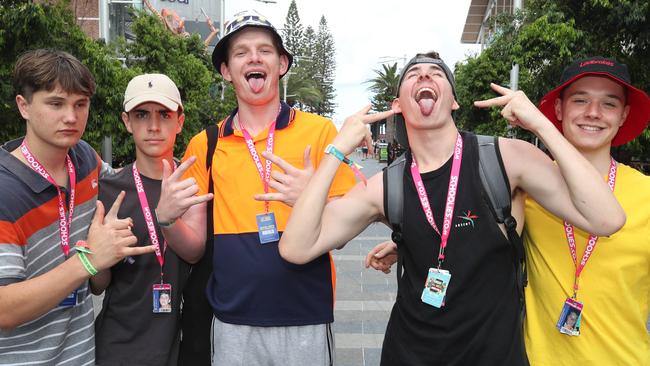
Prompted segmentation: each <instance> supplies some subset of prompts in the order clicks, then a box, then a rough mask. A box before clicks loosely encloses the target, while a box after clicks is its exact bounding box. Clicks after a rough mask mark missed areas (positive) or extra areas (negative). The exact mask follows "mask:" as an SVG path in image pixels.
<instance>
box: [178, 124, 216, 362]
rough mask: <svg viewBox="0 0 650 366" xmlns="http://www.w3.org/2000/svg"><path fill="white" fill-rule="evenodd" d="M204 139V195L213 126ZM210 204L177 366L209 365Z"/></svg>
mask: <svg viewBox="0 0 650 366" xmlns="http://www.w3.org/2000/svg"><path fill="white" fill-rule="evenodd" d="M206 133H207V135H208V150H207V153H206V157H205V168H206V170H207V172H208V176H209V178H208V192H210V193H214V182H213V181H212V171H211V168H212V157H213V156H214V151H215V149H216V146H217V140H218V138H219V128H218V127H217V125H210V126H209V127H208V128H206ZM213 202H214V200H210V201H208V203H207V205H206V206H207V219H206V220H207V221H206V228H207V236H206V243H205V252H204V253H203V257H202V258H201V259H200V260H199V262H197V263H196V264H194V265H192V270H191V272H190V277H189V279H188V280H187V284H186V285H185V288H184V289H183V312H182V314H181V329H182V338H181V344H180V349H179V355H178V356H179V357H178V364H179V365H196V366H210V364H211V362H212V341H211V331H210V327H211V325H212V316H213V312H212V306H211V305H210V303H209V302H208V298H207V296H206V290H205V289H206V287H207V283H208V279H209V278H210V275H211V274H212V254H213V253H214V248H213V240H214V234H213V233H214V231H213V225H214V222H213V214H212V209H213V207H214V206H213Z"/></svg>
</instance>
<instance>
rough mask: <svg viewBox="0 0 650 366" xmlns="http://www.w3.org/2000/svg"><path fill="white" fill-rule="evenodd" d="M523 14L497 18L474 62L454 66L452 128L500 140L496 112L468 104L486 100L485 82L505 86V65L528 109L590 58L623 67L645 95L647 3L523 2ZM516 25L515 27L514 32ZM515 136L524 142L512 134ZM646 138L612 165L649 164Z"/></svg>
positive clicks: (649, 79) (501, 125) (649, 75)
mask: <svg viewBox="0 0 650 366" xmlns="http://www.w3.org/2000/svg"><path fill="white" fill-rule="evenodd" d="M525 6H526V8H525V10H524V12H523V13H521V14H517V15H516V16H503V15H502V16H499V18H497V19H495V20H494V19H493V21H490V23H491V24H497V27H498V28H497V29H495V31H496V32H494V34H495V35H494V37H493V39H492V40H491V41H490V43H489V45H488V47H487V48H486V49H485V50H484V51H483V52H482V53H481V54H480V55H475V56H471V57H469V58H468V59H467V60H465V61H464V62H462V63H460V64H458V65H456V85H457V92H458V97H459V102H460V104H461V109H460V110H459V112H458V114H457V116H456V117H457V121H458V123H459V125H460V126H462V128H465V129H469V130H474V131H477V132H480V133H498V134H504V133H506V132H507V129H506V123H505V121H503V119H502V118H501V116H500V115H499V113H498V111H497V110H487V111H485V110H478V109H476V108H474V107H472V102H473V101H474V100H479V99H485V98H489V97H493V96H494V93H493V92H491V91H490V90H489V82H497V83H501V84H502V85H508V84H509V73H510V69H511V65H512V63H513V62H516V63H518V64H519V65H520V76H519V88H520V89H522V90H524V91H525V92H526V94H527V95H528V96H529V97H530V99H531V100H532V101H539V100H540V99H541V97H542V96H543V95H544V94H545V93H546V92H548V91H550V90H551V89H552V88H553V87H555V86H557V84H558V81H559V79H560V76H561V73H562V70H563V69H564V67H565V66H566V65H568V64H569V63H570V62H571V61H572V60H574V59H577V58H581V57H586V56H594V55H602V56H606V57H613V58H616V59H617V60H618V61H620V62H623V63H626V64H627V65H628V67H629V69H630V74H631V75H632V79H633V80H632V82H633V84H634V85H635V86H637V87H639V88H640V89H643V90H646V91H647V90H649V89H650V70H649V69H648V67H647V60H648V59H650V0H641V1H629V0H586V1H578V0H530V1H527V2H526V5H525ZM515 17H516V19H517V20H518V22H519V24H521V25H520V26H519V27H515V26H514V25H513V23H514V20H515ZM517 134H518V135H519V136H523V135H524V134H523V133H522V132H521V131H519V130H517ZM649 140H650V133H648V131H647V130H646V131H645V132H644V133H643V134H642V135H641V136H640V137H639V138H638V139H636V140H635V141H633V142H632V143H629V144H627V145H625V146H624V147H620V148H616V149H615V150H616V154H617V155H618V156H617V158H619V160H622V161H628V160H629V159H631V158H640V159H643V160H650V144H649V142H650V141H649Z"/></svg>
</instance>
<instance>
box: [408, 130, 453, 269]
mask: <svg viewBox="0 0 650 366" xmlns="http://www.w3.org/2000/svg"><path fill="white" fill-rule="evenodd" d="M462 158H463V138H462V137H461V136H460V134H458V136H457V137H456V147H455V149H454V159H453V162H452V165H451V175H450V176H449V187H448V188H447V201H446V203H445V215H444V218H443V221H442V234H441V233H440V230H439V229H438V226H436V222H435V220H434V219H433V210H431V205H430V204H429V198H428V197H427V191H426V190H425V188H424V182H423V181H422V176H421V175H420V172H419V171H418V166H417V163H416V161H415V156H413V162H412V163H411V176H412V177H413V182H414V183H415V188H416V190H417V192H418V196H419V197H420V204H421V205H422V210H424V215H425V216H426V218H427V221H428V222H429V224H430V225H431V227H433V230H435V231H436V233H438V235H440V252H439V253H438V268H440V266H441V265H442V262H444V260H445V248H446V247H447V240H448V239H449V233H450V231H451V220H452V217H453V214H454V206H455V205H456V191H457V190H458V183H459V181H460V166H461V163H462Z"/></svg>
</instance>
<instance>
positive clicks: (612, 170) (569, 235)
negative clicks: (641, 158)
mask: <svg viewBox="0 0 650 366" xmlns="http://www.w3.org/2000/svg"><path fill="white" fill-rule="evenodd" d="M610 159H611V162H610V165H609V174H608V177H607V185H608V186H609V189H611V190H612V192H614V186H615V185H616V161H615V160H614V158H610ZM564 234H565V235H566V240H567V242H568V243H569V251H570V252H571V258H573V264H575V266H576V273H575V277H574V280H573V298H574V299H575V298H576V296H577V294H578V288H579V287H578V281H579V280H580V274H581V273H582V270H583V269H584V268H585V266H586V265H587V261H588V260H589V258H590V257H591V255H592V254H593V253H594V251H595V250H596V243H597V242H598V237H597V236H595V235H589V240H588V241H587V247H586V248H585V251H584V253H583V254H582V259H581V260H580V264H578V259H577V256H576V239H575V235H574V230H573V225H571V224H569V223H568V222H566V221H564Z"/></svg>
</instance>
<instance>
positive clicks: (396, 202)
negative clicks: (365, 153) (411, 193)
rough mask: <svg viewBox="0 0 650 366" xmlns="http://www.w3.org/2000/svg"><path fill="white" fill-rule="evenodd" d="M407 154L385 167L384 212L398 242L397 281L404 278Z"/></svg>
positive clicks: (394, 239) (393, 237)
mask: <svg viewBox="0 0 650 366" xmlns="http://www.w3.org/2000/svg"><path fill="white" fill-rule="evenodd" d="M405 169H406V154H405V153H404V154H402V155H400V156H399V157H397V158H396V159H395V160H394V161H393V162H392V163H391V164H390V165H388V167H386V169H384V177H383V181H384V213H385V215H386V218H387V219H388V223H389V224H390V227H391V228H392V229H393V233H392V234H391V240H393V242H395V244H397V272H396V274H397V283H398V285H399V280H400V278H402V268H403V266H402V265H403V262H402V255H401V250H400V246H401V244H402V223H403V221H404V172H405Z"/></svg>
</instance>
